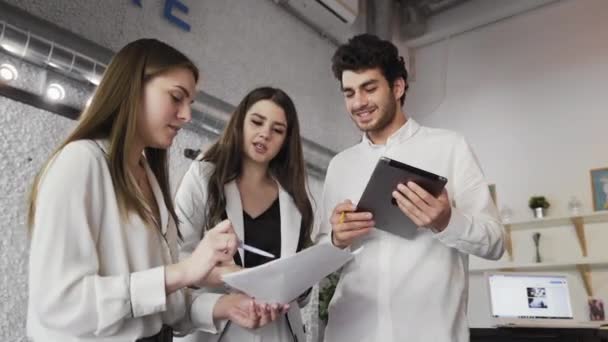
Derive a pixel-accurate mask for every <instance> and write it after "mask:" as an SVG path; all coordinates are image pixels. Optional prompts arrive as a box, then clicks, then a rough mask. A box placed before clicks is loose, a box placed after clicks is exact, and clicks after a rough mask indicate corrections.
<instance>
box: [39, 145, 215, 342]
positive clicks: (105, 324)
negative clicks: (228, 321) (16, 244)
mask: <svg viewBox="0 0 608 342" xmlns="http://www.w3.org/2000/svg"><path fill="white" fill-rule="evenodd" d="M105 150H106V145H105V142H104V141H101V140H100V141H93V140H79V141H76V142H72V143H70V144H68V145H67V146H66V147H65V148H63V149H62V150H61V151H60V152H59V153H58V155H57V156H56V157H55V158H54V160H53V161H52V162H51V163H50V164H49V166H48V167H47V170H46V172H45V174H44V176H43V178H42V181H41V183H40V185H39V187H38V198H37V200H36V216H35V224H34V230H33V235H32V239H31V250H30V259H29V298H28V316H27V336H28V337H29V339H30V340H33V341H65V342H76V341H91V340H96V341H97V340H103V341H121V342H129V341H135V340H137V339H139V338H142V337H147V336H151V335H154V334H156V333H157V332H158V331H159V330H160V329H161V326H162V325H163V324H168V325H172V326H173V327H174V328H177V329H180V330H182V331H185V332H188V329H190V327H189V324H191V323H192V321H201V320H200V319H198V318H197V317H196V312H197V309H196V303H194V304H193V306H191V303H192V302H193V301H194V300H193V299H191V297H190V291H189V290H188V289H184V290H180V291H177V292H174V293H172V294H171V295H169V296H167V295H166V293H165V268H164V266H165V265H168V264H171V263H174V262H175V261H177V234H176V229H175V224H174V222H173V220H172V219H171V216H170V215H169V212H168V210H167V207H166V206H165V202H164V199H163V196H162V193H161V189H160V187H159V185H158V183H157V181H156V178H155V176H154V174H153V173H152V170H151V169H150V168H149V167H148V166H147V164H146V172H147V175H148V178H149V180H150V185H151V187H152V191H153V193H154V197H155V198H156V201H157V203H158V208H159V211H160V218H161V227H162V228H161V230H162V231H159V230H158V229H156V228H153V227H149V226H147V225H146V224H144V222H143V221H142V220H141V218H140V217H139V216H138V215H136V214H129V215H128V218H127V220H123V219H122V217H121V213H120V211H119V208H118V205H117V201H116V193H115V190H114V185H113V183H112V178H111V175H110V170H109V168H108V163H107V160H106V157H105ZM190 309H192V310H193V311H192V312H194V314H193V315H192V314H191V311H190ZM203 309H204V308H203ZM191 319H192V321H191Z"/></svg>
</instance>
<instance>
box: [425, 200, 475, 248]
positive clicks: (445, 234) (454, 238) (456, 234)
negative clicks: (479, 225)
mask: <svg viewBox="0 0 608 342" xmlns="http://www.w3.org/2000/svg"><path fill="white" fill-rule="evenodd" d="M470 225H471V222H470V220H469V219H468V218H467V217H466V216H464V215H463V214H462V213H461V212H460V211H459V210H458V209H456V208H452V213H451V216H450V222H449V223H448V225H447V227H445V229H444V230H443V231H441V232H435V235H433V237H434V238H436V239H437V240H439V241H441V242H443V243H444V244H446V245H448V246H450V247H453V246H455V245H456V243H457V242H459V241H460V239H461V238H462V236H463V235H464V233H465V232H466V230H467V229H468V227H469V226H470Z"/></svg>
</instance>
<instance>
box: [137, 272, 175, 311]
mask: <svg viewBox="0 0 608 342" xmlns="http://www.w3.org/2000/svg"><path fill="white" fill-rule="evenodd" d="M130 280H131V284H130V285H129V291H130V293H131V312H132V313H133V317H134V318H136V317H141V316H146V315H150V314H153V313H157V312H162V311H165V310H166V308H167V296H166V294H165V267H164V266H162V267H156V268H153V269H150V270H145V271H140V272H135V273H131V277H130Z"/></svg>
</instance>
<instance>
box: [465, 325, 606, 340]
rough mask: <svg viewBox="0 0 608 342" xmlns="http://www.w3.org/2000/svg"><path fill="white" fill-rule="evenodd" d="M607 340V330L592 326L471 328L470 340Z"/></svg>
mask: <svg viewBox="0 0 608 342" xmlns="http://www.w3.org/2000/svg"><path fill="white" fill-rule="evenodd" d="M490 341H492V342H531V341H551V342H554V341H555V342H608V330H598V329H593V328H581V329H560V328H495V329H494V328H471V342H490Z"/></svg>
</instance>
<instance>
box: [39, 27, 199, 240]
mask: <svg viewBox="0 0 608 342" xmlns="http://www.w3.org/2000/svg"><path fill="white" fill-rule="evenodd" d="M175 68H186V69H188V70H189V71H191V72H192V74H193V76H194V79H195V81H198V77H199V72H198V68H197V67H196V66H195V65H194V63H192V61H191V60H190V59H188V58H187V57H186V56H185V55H184V54H182V53H181V52H179V51H177V50H176V49H174V48H173V47H171V46H169V45H167V44H165V43H163V42H160V41H158V40H155V39H140V40H136V41H134V42H131V43H129V44H127V45H126V46H125V47H123V48H122V49H121V50H120V51H119V52H118V53H117V54H116V55H115V56H114V57H113V58H112V61H111V62H110V64H109V65H108V67H107V69H106V71H105V73H104V75H103V78H102V80H101V82H100V84H99V86H98V87H97V90H96V91H95V94H94V95H93V99H92V100H91V103H90V105H89V106H88V107H87V108H86V109H85V110H84V112H83V113H82V115H81V116H80V119H79V122H78V125H77V126H76V128H75V129H74V131H73V132H72V133H71V134H70V135H69V136H68V138H67V139H66V140H65V141H64V142H63V143H61V144H60V145H59V147H58V148H57V149H56V150H55V152H54V153H53V154H52V155H51V157H50V158H49V159H48V160H47V161H46V162H45V164H44V166H43V167H42V168H41V170H40V171H39V172H38V174H37V175H36V178H35V179H34V183H33V186H32V191H31V193H30V198H29V210H28V227H29V230H30V232H31V230H32V229H33V226H34V218H35V212H36V198H37V195H38V186H39V185H40V181H41V178H42V177H43V175H44V172H45V170H46V169H47V167H48V166H49V165H50V163H51V161H52V160H53V158H54V157H55V156H56V155H57V153H59V151H61V149H63V148H64V147H65V146H66V145H67V144H69V143H71V142H73V141H77V140H82V139H107V140H108V142H109V146H108V151H107V155H106V157H107V160H108V166H109V169H110V174H111V175H112V182H113V184H114V188H115V191H116V199H117V202H118V206H119V208H120V210H121V213H122V215H123V217H124V218H126V215H127V213H128V212H129V211H135V212H136V213H137V214H138V215H139V216H140V217H141V218H142V219H143V220H144V221H145V222H146V223H147V224H149V225H154V218H153V217H154V215H153V214H152V210H151V208H150V207H149V206H148V205H147V204H146V201H145V199H144V197H143V194H142V193H141V190H139V187H138V186H137V185H136V182H135V180H134V179H133V177H132V176H131V175H130V172H129V170H128V167H127V160H128V154H129V152H130V148H131V146H133V143H134V140H135V135H136V128H137V113H138V111H139V110H141V108H142V95H143V90H144V86H145V84H146V83H147V82H148V81H150V80H151V79H153V78H154V77H156V76H158V75H160V74H162V73H164V72H167V71H169V70H173V69H175ZM145 156H146V160H147V162H148V164H149V165H150V168H151V169H152V171H153V172H154V175H155V176H156V179H157V180H158V184H159V186H160V188H161V190H162V193H163V197H164V200H165V204H166V206H167V209H168V210H169V213H170V214H171V216H172V217H173V219H174V220H175V222H176V223H177V222H178V220H177V215H176V214H175V209H174V206H173V200H172V198H171V193H170V190H169V170H168V165H167V159H168V158H167V150H165V149H158V148H151V147H146V148H145Z"/></svg>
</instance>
